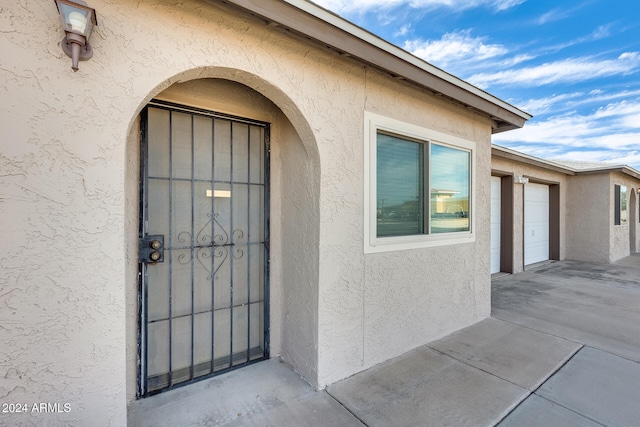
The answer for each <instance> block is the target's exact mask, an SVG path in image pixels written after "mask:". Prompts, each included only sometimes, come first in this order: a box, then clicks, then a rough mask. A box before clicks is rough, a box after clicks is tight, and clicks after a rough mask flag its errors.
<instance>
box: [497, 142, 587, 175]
mask: <svg viewBox="0 0 640 427" xmlns="http://www.w3.org/2000/svg"><path fill="white" fill-rule="evenodd" d="M491 155H492V156H496V157H500V158H503V159H507V160H512V161H515V162H519V163H524V164H527V165H531V166H537V167H539V168H543V169H547V170H552V171H555V172H560V173H563V174H565V175H575V174H576V171H575V170H574V169H572V168H569V167H566V166H563V165H560V164H557V163H554V162H551V161H548V160H543V159H540V158H538V157H534V156H529V155H528V154H524V153H521V152H519V151H515V150H510V149H508V148H505V147H501V146H499V145H495V144H492V145H491Z"/></svg>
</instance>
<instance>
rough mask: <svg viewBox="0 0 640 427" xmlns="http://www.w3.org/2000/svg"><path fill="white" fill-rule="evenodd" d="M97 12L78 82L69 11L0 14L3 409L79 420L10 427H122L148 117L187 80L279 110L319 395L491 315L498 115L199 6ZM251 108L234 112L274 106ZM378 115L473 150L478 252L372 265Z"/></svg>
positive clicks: (302, 303)
mask: <svg viewBox="0 0 640 427" xmlns="http://www.w3.org/2000/svg"><path fill="white" fill-rule="evenodd" d="M91 6H92V7H94V8H96V10H97V14H98V22H99V26H98V27H96V29H95V30H94V34H93V36H92V38H91V43H92V44H93V47H94V51H95V53H94V57H93V59H91V60H90V61H88V62H82V63H81V64H80V71H78V72H77V73H73V72H72V71H71V70H70V62H71V61H70V59H69V58H68V57H67V56H66V55H64V53H63V52H62V50H61V49H60V39H61V38H62V36H63V34H62V31H61V28H60V24H59V17H58V15H57V11H56V8H55V5H54V4H53V2H32V1H16V2H9V3H7V4H5V5H3V6H2V7H1V9H0V11H1V12H2V13H0V33H2V34H3V36H2V38H0V50H1V51H2V52H3V55H4V58H11V60H10V61H9V60H5V61H3V63H2V66H1V67H0V92H1V93H2V96H0V110H1V112H2V114H0V134H1V135H2V140H1V150H0V170H1V171H2V172H1V173H0V229H2V230H3V231H4V233H5V234H4V236H3V237H4V239H3V240H2V243H0V266H1V273H0V284H1V285H2V288H1V290H0V307H1V308H2V309H1V310H0V325H1V326H2V327H1V328H0V341H1V342H2V343H3V345H2V346H1V347H0V357H2V360H4V361H5V364H4V366H5V368H4V369H2V371H1V372H0V376H2V377H3V381H2V383H0V399H1V400H2V401H3V402H9V401H14V402H27V403H35V402H51V403H54V402H58V403H60V404H64V403H69V405H70V411H69V412H62V413H55V414H37V413H35V414H34V413H32V414H27V415H19V414H15V415H12V416H10V418H8V419H9V420H10V421H9V423H10V424H12V425H20V424H41V423H42V422H45V421H52V422H53V420H58V422H59V423H62V424H68V425H93V424H96V423H98V424H100V425H118V426H119V425H124V424H125V423H126V404H127V400H128V399H131V398H132V396H133V395H134V390H132V388H133V386H134V385H135V383H134V382H133V379H134V378H135V354H136V353H135V352H136V350H135V343H134V338H135V329H134V328H135V308H136V304H135V295H136V294H135V292H136V287H137V281H136V269H137V266H136V264H137V262H136V256H135V254H136V251H137V248H136V238H135V236H136V233H137V225H136V224H137V220H138V212H137V191H138V181H137V167H138V166H137V162H138V157H137V156H138V152H137V144H138V141H137V118H138V114H139V112H140V110H141V109H142V108H143V106H144V105H145V104H146V103H147V102H148V101H149V100H150V99H151V98H153V97H154V96H156V95H157V94H159V93H160V92H162V90H164V89H166V88H168V87H170V86H171V85H172V84H174V83H177V82H181V81H184V82H186V81H190V80H195V79H200V78H209V77H211V78H223V79H227V80H233V81H236V82H239V83H242V84H244V85H246V86H247V87H250V88H252V89H253V90H255V92H258V93H260V94H262V95H263V96H264V97H265V98H267V99H268V100H269V102H270V103H272V104H273V105H272V106H270V107H269V108H267V110H268V112H267V114H268V115H270V118H273V121H274V123H275V126H274V127H275V128H276V134H275V136H276V137H278V138H280V140H279V141H278V142H277V143H274V153H272V155H273V158H272V160H273V162H274V165H276V166H281V168H277V170H272V185H273V186H274V187H275V188H276V189H277V192H279V193H280V194H279V197H278V195H277V194H276V196H275V197H276V199H275V200H276V203H275V206H274V207H273V208H274V212H276V213H277V214H278V215H279V217H277V218H275V219H277V221H276V224H273V222H272V224H273V225H272V226H273V227H274V229H275V231H276V232H275V235H276V236H277V237H276V242H275V243H276V245H275V247H274V248H272V257H273V259H274V260H275V264H276V265H275V267H274V268H273V271H272V275H273V276H272V284H273V281H274V280H276V281H278V280H280V283H277V284H276V285H274V286H275V289H276V294H275V295H274V298H276V301H278V303H277V304H276V306H275V308H274V310H279V313H275V314H276V316H275V319H276V322H277V323H276V324H279V326H278V327H279V328H280V330H279V331H275V332H274V333H273V337H274V338H275V340H276V342H279V345H280V352H281V354H282V355H283V357H284V358H285V360H288V361H289V362H290V363H291V364H292V365H293V366H294V367H295V368H296V369H297V370H299V371H300V372H301V373H302V374H303V375H304V376H305V378H307V379H308V381H309V382H310V383H312V384H314V385H316V386H319V387H322V386H324V385H326V384H329V383H331V382H333V381H335V380H338V379H340V378H343V377H345V376H348V375H351V374H353V373H355V372H357V371H359V370H363V369H365V368H367V367H369V366H372V365H373V364H375V363H377V362H379V361H382V360H384V359H386V358H389V357H392V356H394V355H397V354H400V353H402V352H404V351H406V350H408V349H411V348H414V347H416V346H418V345H421V344H423V343H426V342H428V341H430V340H432V339H434V338H437V337H439V336H442V335H444V334H446V333H448V332H450V331H452V330H455V329H457V328H459V327H463V326H466V325H468V324H470V323H473V322H475V321H477V320H479V319H481V318H483V317H486V316H488V315H489V304H490V297H489V295H490V281H489V193H490V187H489V170H490V148H489V144H490V121H489V120H488V119H485V118H482V117H480V116H478V115H475V114H473V113H471V112H469V111H467V110H466V109H464V108H463V107H459V106H455V105H454V104H452V103H449V102H448V101H445V100H441V99H439V98H436V97H433V96H431V95H430V94H427V93H421V92H419V91H416V90H415V89H414V88H410V87H408V86H405V85H404V84H402V83H400V82H397V81H395V80H393V79H391V78H389V77H386V76H382V75H379V74H377V73H375V72H371V71H366V70H365V69H364V68H363V67H362V66H361V65H358V64H356V63H354V62H350V61H349V60H348V59H345V58H342V57H340V56H338V55H335V54H333V53H331V52H329V51H326V50H323V49H318V48H315V47H313V46H310V45H307V44H305V43H302V42H300V41H298V40H296V39H293V38H291V37H289V36H288V35H287V34H286V33H283V32H281V31H279V30H278V29H275V28H272V27H268V26H266V25H265V24H264V23H262V22H260V21H258V20H250V21H249V20H245V19H244V18H242V17H240V16H238V15H237V14H231V13H228V12H226V11H223V10H219V9H216V8H215V7H213V6H210V5H208V4H205V3H202V2H196V1H191V0H186V1H180V2H176V1H168V0H156V1H142V2H138V1H136V2H133V1H130V2H127V1H120V2H117V3H114V2H111V1H107V0H92V1H91ZM36 29H37V30H36ZM187 89H188V88H187V87H185V91H183V92H181V93H182V94H184V93H188V92H189V90H187ZM196 92H197V91H196ZM247 93H249V92H247ZM250 93H254V92H250ZM227 98H229V97H227ZM226 101H229V99H227V100H226ZM251 102H252V101H250V100H246V99H245V100H244V101H243V102H241V103H240V104H239V105H231V106H230V107H228V108H230V109H231V110H234V109H235V110H236V111H234V112H236V113H240V114H242V111H240V110H242V109H243V108H247V103H249V104H250V105H249V108H248V109H247V110H246V111H248V112H251V111H253V110H255V107H256V106H260V105H263V104H261V102H263V101H262V100H258V101H256V102H257V104H251ZM264 105H266V104H264ZM221 108H222V109H224V106H222V107H221ZM365 109H368V110H371V111H374V112H377V113H379V114H383V115H389V116H391V117H395V118H398V119H401V120H405V121H408V122H411V123H414V124H418V125H421V126H424V127H429V128H433V129H435V130H437V131H440V132H444V133H449V134H452V135H456V136H461V137H464V138H467V139H470V140H472V141H476V142H477V150H476V151H477V171H476V189H477V193H476V211H475V215H476V218H475V221H476V222H475V224H476V242H475V243H474V244H466V245H457V246H456V247H441V248H431V249H422V250H414V251H408V252H406V253H387V254H376V255H369V256H366V257H365V256H364V255H363V248H362V245H363V242H362V239H363V218H364V212H363V198H364V189H363V187H364V185H363V143H364V142H363V137H362V133H363V111H364V110H365ZM292 177H303V178H305V177H306V179H300V180H295V179H290V178H292ZM285 194H291V195H292V196H291V197H288V198H287V197H285V196H284V195H285ZM274 229H272V232H273V230H274ZM278 239H280V240H279V241H278ZM451 259H456V265H457V267H456V268H455V269H452V268H451V266H450V265H451V262H450V260H451ZM278 304H280V308H279V309H278ZM400 332H402V333H400ZM5 420H6V418H5V419H3V420H2V421H3V422H4V421H5Z"/></svg>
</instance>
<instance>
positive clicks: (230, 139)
mask: <svg viewBox="0 0 640 427" xmlns="http://www.w3.org/2000/svg"><path fill="white" fill-rule="evenodd" d="M229 127H230V130H229V147H230V149H229V152H230V156H229V160H230V163H231V164H230V167H229V171H230V172H229V173H230V177H229V178H230V186H229V188H230V189H231V198H230V199H229V231H230V237H229V239H230V241H229V243H230V245H231V246H229V255H230V256H229V272H230V273H229V288H230V292H229V295H230V297H229V298H230V301H229V310H230V311H229V367H230V368H231V367H232V366H233V257H234V253H233V246H234V244H235V241H234V240H235V237H234V236H235V233H234V231H233V198H234V197H235V192H234V190H233V127H234V126H233V122H229Z"/></svg>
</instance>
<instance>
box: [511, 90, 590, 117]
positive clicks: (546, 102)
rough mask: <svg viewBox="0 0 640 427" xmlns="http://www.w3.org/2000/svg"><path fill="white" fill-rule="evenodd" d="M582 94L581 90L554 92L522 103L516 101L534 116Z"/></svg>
mask: <svg viewBox="0 0 640 427" xmlns="http://www.w3.org/2000/svg"><path fill="white" fill-rule="evenodd" d="M583 95H584V94H583V93H582V92H574V93H563V94H560V95H555V94H554V95H551V96H547V97H544V98H536V99H529V100H528V101H525V102H523V103H518V108H520V109H522V110H524V111H526V112H527V113H531V114H533V115H534V116H536V115H539V114H545V113H547V112H549V111H552V110H553V109H555V107H556V105H557V104H559V103H564V102H567V101H569V100H572V99H576V98H579V97H582V96H583Z"/></svg>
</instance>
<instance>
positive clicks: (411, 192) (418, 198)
mask: <svg viewBox="0 0 640 427" xmlns="http://www.w3.org/2000/svg"><path fill="white" fill-rule="evenodd" d="M365 119H366V120H365V122H366V129H365V137H366V138H367V144H365V165H366V169H367V173H366V178H365V186H366V188H365V194H367V196H368V197H367V198H366V200H365V208H366V217H365V224H366V235H365V252H366V253H371V252H384V251H390V250H401V249H411V248H419V247H429V246H440V245H447V244H455V243H464V242H472V241H474V234H473V226H472V224H473V198H472V194H473V173H474V163H475V155H474V148H475V143H474V142H472V141H468V140H464V139H461V138H458V137H454V136H451V135H446V134H442V133H439V132H435V131H432V130H429V129H425V128H421V127H418V126H414V125H410V124H407V123H403V122H400V121H397V120H393V119H389V118H386V117H382V116H379V115H376V114H373V113H366V116H365Z"/></svg>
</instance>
